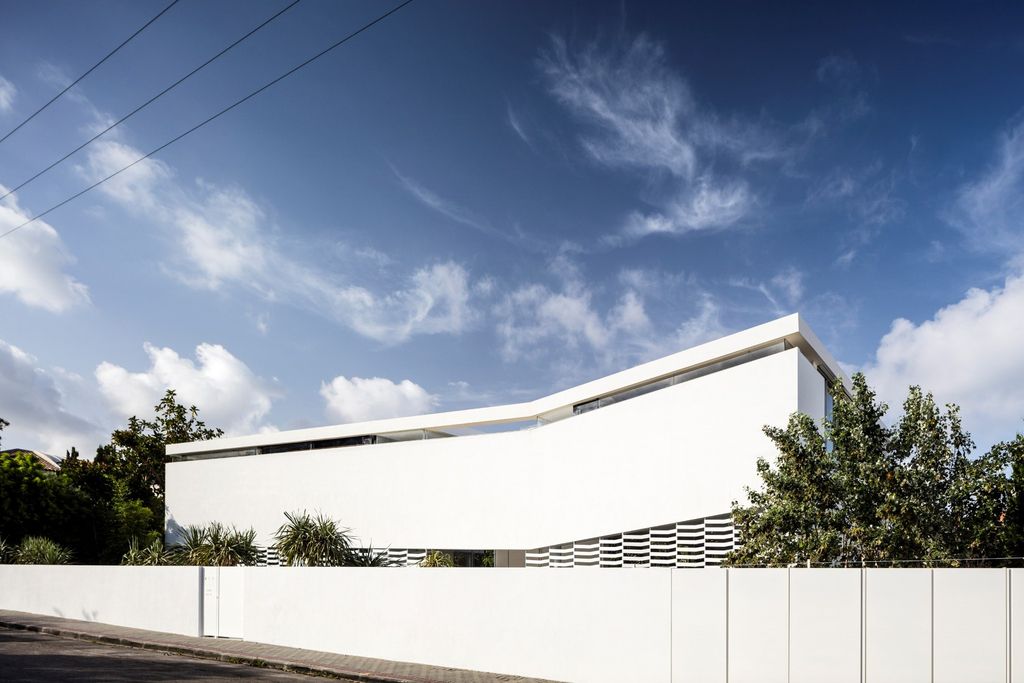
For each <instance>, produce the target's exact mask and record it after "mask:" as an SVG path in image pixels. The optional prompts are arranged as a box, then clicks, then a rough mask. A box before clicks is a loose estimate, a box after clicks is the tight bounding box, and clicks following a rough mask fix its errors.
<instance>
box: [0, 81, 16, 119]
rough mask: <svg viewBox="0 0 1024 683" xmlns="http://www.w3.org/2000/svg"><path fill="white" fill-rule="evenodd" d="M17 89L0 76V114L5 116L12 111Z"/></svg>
mask: <svg viewBox="0 0 1024 683" xmlns="http://www.w3.org/2000/svg"><path fill="white" fill-rule="evenodd" d="M17 94H18V89H17V88H15V87H14V84H13V83H11V82H10V81H9V80H7V79H6V78H4V77H3V76H0V114H6V113H8V112H10V111H13V110H14V98H15V97H16V96H17Z"/></svg>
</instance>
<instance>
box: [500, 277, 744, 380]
mask: <svg viewBox="0 0 1024 683" xmlns="http://www.w3.org/2000/svg"><path fill="white" fill-rule="evenodd" d="M552 271H553V272H554V273H556V274H557V275H558V276H559V277H560V278H561V279H562V283H561V286H560V287H559V288H556V289H553V288H551V287H549V286H547V285H544V284H539V283H533V284H528V285H524V286H521V287H519V288H517V289H514V290H512V291H511V292H510V293H509V294H508V295H507V296H506V297H505V299H504V300H503V301H502V302H501V303H500V304H499V305H498V306H497V307H496V309H495V315H496V318H497V322H496V331H497V333H498V337H499V339H500V340H501V344H502V346H501V352H502V356H503V357H504V358H505V359H506V360H509V361H514V360H519V359H522V358H528V357H536V356H538V355H540V354H543V353H545V352H547V351H550V350H551V349H552V348H555V349H558V353H557V354H556V356H557V357H559V358H561V359H563V360H562V361H561V364H562V365H565V366H577V367H578V368H579V369H592V368H593V366H592V365H591V363H590V362H589V359H591V358H593V359H595V360H596V366H597V367H598V368H599V369H601V370H608V369H619V368H621V367H624V366H626V365H628V364H632V363H636V362H639V361H644V360H649V359H651V358H655V357H658V356H661V355H665V354H668V353H672V352H675V351H679V350H681V349H684V348H687V347H689V346H693V345H694V344H698V343H701V342H704V341H707V340H708V339H711V338H714V337H716V336H720V335H721V334H722V333H723V331H724V327H723V325H722V324H721V320H720V316H719V313H720V311H719V307H718V304H717V302H716V301H715V300H714V298H713V297H712V296H711V295H710V294H708V293H706V292H703V291H701V290H699V289H698V288H697V287H696V286H694V285H693V284H692V283H685V282H684V281H680V280H679V279H678V278H673V279H672V280H673V281H672V283H671V286H672V287H676V286H678V285H680V284H690V291H689V295H690V299H691V300H692V302H693V303H694V305H695V310H694V312H693V313H692V314H691V315H690V317H687V318H684V319H683V321H682V322H681V323H680V324H679V325H678V326H677V327H675V328H674V329H668V330H665V329H659V328H658V327H657V326H656V325H655V324H654V323H653V322H652V320H651V317H650V315H649V313H648V310H647V301H646V298H645V293H647V292H650V291H651V290H652V287H651V283H652V282H654V281H657V282H660V283H663V284H668V280H669V278H665V277H662V276H660V275H659V274H657V273H648V272H646V271H639V270H629V271H623V272H622V273H621V274H620V277H619V282H620V284H621V286H622V289H621V290H620V291H618V292H616V293H615V295H614V297H613V299H612V301H611V303H610V304H608V305H606V306H602V305H600V304H599V303H598V302H597V301H595V292H596V291H597V290H595V289H594V288H593V287H592V286H591V285H589V284H588V283H586V282H585V281H584V280H583V278H582V277H581V275H580V273H579V272H578V270H577V269H576V267H575V265H574V264H573V263H571V262H570V261H568V259H566V258H565V257H560V258H558V259H556V260H555V262H554V263H553V264H552ZM657 289H663V287H659V288H657ZM674 308H678V307H674ZM659 317H660V318H666V317H668V316H659ZM566 358H569V359H574V360H565V359H566ZM575 371H576V370H573V369H571V368H570V370H569V372H568V374H571V373H572V372H575ZM563 374H566V373H563Z"/></svg>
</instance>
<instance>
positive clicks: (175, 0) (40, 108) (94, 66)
mask: <svg viewBox="0 0 1024 683" xmlns="http://www.w3.org/2000/svg"><path fill="white" fill-rule="evenodd" d="M177 4H178V0H171V4H169V5H167V7H164V8H163V9H162V10H160V12H159V13H158V14H157V15H156V16H155V17H153V18H152V19H150V20H149V21H147V22H146V23H145V24H143V25H142V27H141V28H140V29H139V30H137V31H136V32H135V33H133V34H131V35H130V36H128V37H127V38H125V39H124V42H122V43H121V44H120V45H118V46H117V47H115V48H114V49H113V50H111V51H110V52H108V53H107V55H106V57H104V58H103V59H101V60H100V61H98V62H96V63H95V64H93V65H92V66H91V67H89V70H88V71H86V72H85V73H84V74H82V75H81V76H79V77H78V78H76V79H75V80H74V81H73V82H72V83H71V85H69V86H68V87H66V88H64V89H63V90H61V91H60V92H59V93H57V94H56V95H54V96H53V97H52V98H51V99H50V101H49V102H47V103H46V104H44V105H43V106H41V107H39V109H36V110H35V111H34V112H32V115H31V116H29V117H28V118H27V119H25V120H24V121H22V122H21V123H19V124H18V125H17V126H15V127H14V128H12V129H11V130H10V131H8V132H7V134H6V135H4V136H3V137H2V138H0V142H3V141H4V140H6V139H7V138H9V137H11V136H12V135H14V134H15V133H16V132H18V129H19V128H21V127H22V126H24V125H25V124H26V123H28V122H29V121H31V120H32V119H34V118H35V117H36V116H37V115H38V114H39V113H40V112H42V111H43V110H44V109H46V108H47V107H49V106H50V105H51V104H53V103H54V102H56V101H57V100H58V99H60V96H61V95H63V94H64V93H66V92H67V91H68V90H71V89H72V88H73V87H75V86H76V85H78V83H79V81H81V80H82V79H83V78H85V77H86V76H88V75H89V74H91V73H92V72H93V71H95V70H96V67H98V66H99V65H100V64H102V63H103V62H105V61H107V60H108V59H110V58H111V57H113V56H114V54H115V53H116V52H117V51H118V50H120V49H121V48H122V47H124V46H125V45H127V44H128V43H130V42H132V39H133V38H135V36H137V35H139V34H140V33H142V32H143V31H145V30H146V29H147V28H148V27H149V25H150V24H152V23H153V22H154V21H156V20H157V19H159V18H160V17H162V16H163V15H164V13H165V12H166V11H167V10H169V9H171V8H172V7H174V6H175V5H177Z"/></svg>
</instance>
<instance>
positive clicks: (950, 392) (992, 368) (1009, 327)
mask: <svg viewBox="0 0 1024 683" xmlns="http://www.w3.org/2000/svg"><path fill="white" fill-rule="evenodd" d="M1021 339H1024V276H1021V275H1014V276H1011V277H1008V278H1007V279H1006V281H1005V283H1004V285H1003V286H1002V287H996V288H993V289H991V290H983V289H971V290H970V291H968V292H967V294H966V295H965V296H964V298H963V299H961V300H960V301H958V302H956V303H954V304H951V305H949V306H947V307H945V308H942V309H940V310H939V311H938V312H937V313H936V314H935V316H934V317H933V318H932V319H931V320H926V321H924V322H922V323H920V324H917V325H915V324H914V323H912V322H911V321H909V320H905V319H903V318H900V319H898V320H895V321H894V322H893V323H892V327H891V328H890V330H889V332H888V333H887V334H886V335H885V336H884V337H883V338H882V340H881V342H880V343H879V345H878V350H877V351H876V353H875V357H874V359H873V360H872V361H871V362H870V363H868V364H867V366H866V367H865V368H864V371H865V374H866V375H867V377H868V380H869V382H870V383H871V384H872V386H874V387H875V388H876V389H877V390H878V392H879V394H880V395H881V396H882V398H884V399H885V400H886V401H888V402H889V404H890V406H896V407H898V406H899V404H900V403H901V402H902V400H903V399H904V398H905V397H906V392H907V387H908V386H910V385H911V384H918V385H920V386H921V387H922V388H924V389H925V390H927V391H932V392H934V393H935V396H936V398H937V399H938V400H940V401H942V402H952V403H956V404H958V405H960V406H961V408H962V409H963V414H964V422H965V426H966V427H967V429H968V430H971V431H973V432H974V433H975V436H976V437H977V440H978V442H979V445H981V446H982V447H986V446H988V445H990V444H991V443H993V442H995V441H999V440H1003V439H1010V438H1012V437H1013V436H1014V434H1016V433H1017V432H1019V431H1022V429H1024V424H1022V422H1021V420H1022V418H1024V354H1022V353H1021V351H1020V350H1021V341H1020V340H1021Z"/></svg>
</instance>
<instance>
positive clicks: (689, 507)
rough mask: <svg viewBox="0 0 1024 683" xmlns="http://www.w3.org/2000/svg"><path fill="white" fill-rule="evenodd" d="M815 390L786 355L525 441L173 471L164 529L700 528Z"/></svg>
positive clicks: (560, 534) (464, 440)
mask: <svg viewBox="0 0 1024 683" xmlns="http://www.w3.org/2000/svg"><path fill="white" fill-rule="evenodd" d="M815 380H816V381H815ZM823 386H824V385H823V382H822V381H821V378H820V376H818V375H817V373H816V372H815V371H814V369H813V368H812V367H811V365H810V364H809V363H808V361H807V360H806V359H805V358H803V356H802V355H801V353H800V352H799V351H798V350H797V349H790V350H788V351H784V352H782V353H778V354H776V355H773V356H769V357H767V358H763V359H760V360H756V361H753V362H749V363H746V364H744V365H740V366H738V367H734V368H731V369H728V370H723V371H720V372H717V373H714V374H711V375H707V376H705V377H701V378H698V379H695V380H691V381H689V382H686V383H683V384H679V385H676V386H673V387H669V388H666V389H662V390H660V391H656V392H652V393H650V394H647V395H645V396H641V397H638V398H634V399H631V400H629V401H624V402H622V403H619V404H615V405H612V406H608V407H605V408H601V409H599V410H595V411H593V412H590V413H586V414H583V415H579V416H574V417H570V418H567V419H565V420H562V421H559V422H554V423H552V424H548V425H545V426H543V427H538V428H534V429H529V430H524V431H513V432H503V433H497V434H482V435H473V436H460V437H452V438H447V439H433V440H426V441H411V442H402V443H391V444H380V445H373V446H357V447H349V448H341V449H324V450H318V451H302V452H292V453H279V454H272V455H258V456H249V457H236V458H222V459H211V460H197V461H187V462H173V463H170V464H168V466H167V518H168V528H169V530H170V531H172V532H173V529H174V528H175V527H176V526H184V525H187V524H202V523H207V522H210V521H220V522H224V523H229V524H235V525H238V526H241V527H249V526H252V527H254V528H255V529H256V531H257V533H258V534H259V536H260V539H261V540H262V541H263V542H266V541H268V540H269V539H270V536H271V534H272V533H273V531H274V530H275V529H277V527H278V526H279V525H280V524H281V523H282V521H283V513H284V512H285V511H291V510H302V509H306V510H309V511H311V512H312V511H317V510H319V511H321V512H323V513H325V514H327V515H330V516H331V517H334V518H336V519H338V520H340V521H342V522H343V523H344V524H345V525H347V526H350V527H351V528H352V529H353V530H354V533H355V534H356V535H357V536H358V537H359V538H360V539H361V540H362V542H363V543H365V544H369V543H370V542H371V541H372V543H373V545H374V546H375V547H384V546H391V547H395V548H452V549H458V548H467V549H469V548H533V547H539V546H545V545H549V544H555V543H562V542H566V541H572V540H576V539H584V538H589V537H594V536H599V535H604V534H609V533H616V532H619V531H628V530H630V529H634V528H643V527H649V526H654V525H659V524H665V523H671V522H676V521H682V520H686V519H692V518H697V517H703V516H706V515H710V514H716V513H721V512H725V511H727V510H728V509H729V506H730V503H731V502H732V501H733V500H734V499H737V498H738V497H740V496H741V495H742V493H743V487H744V485H747V484H754V483H756V475H755V469H754V463H755V461H756V460H757V458H758V457H759V456H771V454H772V453H773V452H774V451H773V448H772V445H771V443H770V442H769V440H768V439H767V438H766V437H765V436H764V434H763V433H762V431H761V429H762V427H763V426H764V425H768V424H773V425H784V424H785V422H786V420H787V418H788V416H789V415H790V413H792V412H793V411H795V410H797V409H798V408H804V409H805V410H808V411H814V413H815V416H816V417H820V415H821V412H822V410H823V399H822V397H821V396H820V395H819V396H816V397H813V396H812V397H807V396H803V395H802V394H805V393H808V392H817V393H818V394H821V392H822V391H823Z"/></svg>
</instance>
